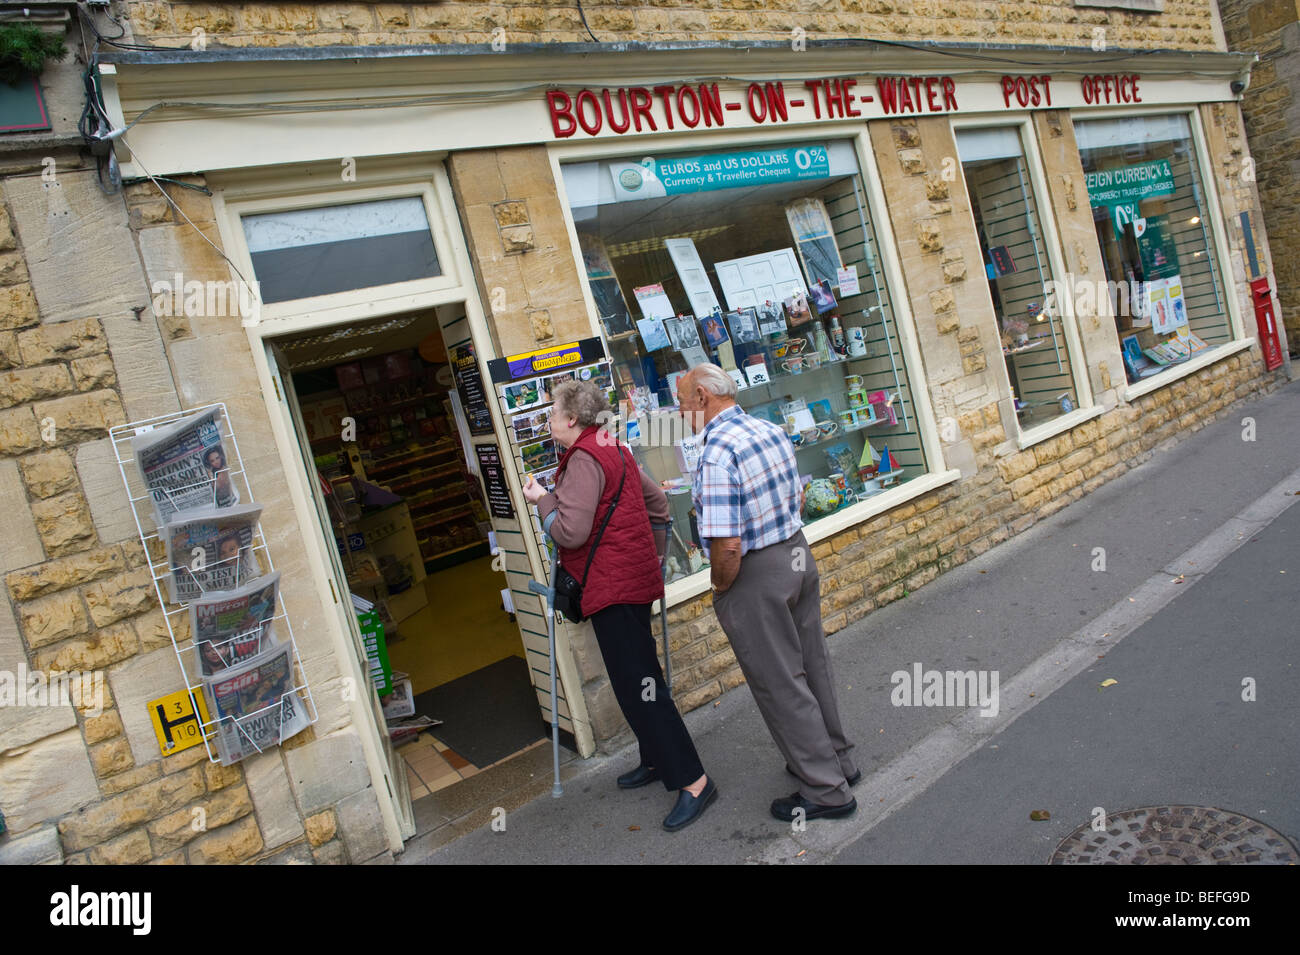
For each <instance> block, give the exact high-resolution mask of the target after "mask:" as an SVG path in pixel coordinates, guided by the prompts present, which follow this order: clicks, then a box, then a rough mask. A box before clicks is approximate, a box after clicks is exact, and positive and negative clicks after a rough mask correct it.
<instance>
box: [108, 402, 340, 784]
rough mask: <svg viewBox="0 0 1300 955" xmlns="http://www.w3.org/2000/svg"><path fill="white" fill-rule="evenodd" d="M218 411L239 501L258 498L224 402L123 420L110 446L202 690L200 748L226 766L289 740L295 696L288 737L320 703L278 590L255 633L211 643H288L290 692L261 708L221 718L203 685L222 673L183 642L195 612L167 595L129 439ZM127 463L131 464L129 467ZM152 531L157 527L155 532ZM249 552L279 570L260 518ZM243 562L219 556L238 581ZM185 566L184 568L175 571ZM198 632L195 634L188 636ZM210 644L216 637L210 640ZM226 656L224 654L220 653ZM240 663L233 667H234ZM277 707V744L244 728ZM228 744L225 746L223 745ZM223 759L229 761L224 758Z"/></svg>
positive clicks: (182, 655) (147, 498) (160, 592)
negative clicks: (265, 639)
mask: <svg viewBox="0 0 1300 955" xmlns="http://www.w3.org/2000/svg"><path fill="white" fill-rule="evenodd" d="M212 409H219V410H220V412H221V432H220V435H221V439H222V441H223V443H224V447H225V448H228V449H229V452H230V453H228V454H227V455H226V459H225V461H224V462H223V463H224V464H226V468H225V469H224V470H225V473H226V476H227V477H228V478H229V480H230V481H231V482H236V481H237V482H238V489H239V491H240V492H241V493H240V496H239V500H242V501H244V502H247V503H252V502H253V495H252V490H251V488H250V487H249V485H248V478H247V475H246V474H245V472H244V464H243V458H242V457H241V456H240V453H239V442H238V441H237V440H236V438H235V434H234V430H233V428H231V426H230V417H229V415H228V414H227V412H226V405H225V403H224V402H219V403H216V404H211V405H203V406H200V407H196V408H187V409H185V410H182V411H176V412H173V413H170V414H166V415H159V416H157V417H153V418H146V419H143V420H140V421H134V422H131V423H129V424H125V425H120V426H118V427H115V428H110V429H109V438H110V440H111V441H112V442H113V451H114V454H115V455H116V457H117V465H118V471H119V472H120V474H121V476H122V484H123V486H124V487H125V488H126V495H127V499H128V500H129V501H130V503H131V512H132V515H133V516H134V519H135V526H136V532H137V533H138V534H139V538H140V545H141V547H143V549H144V554H145V559H146V560H147V561H148V564H149V572H150V576H151V577H152V578H153V583H154V592H155V593H156V594H157V597H158V605H159V606H160V607H161V608H163V620H164V621H165V622H166V625H167V633H168V636H169V637H170V638H171V642H172V649H173V651H174V652H175V654H176V662H177V663H178V664H179V665H180V668H181V677H182V679H183V680H184V682H185V686H186V689H187V690H188V691H189V693H190V695H191V696H195V695H196V694H197V698H199V699H203V701H204V702H205V703H206V704H207V706H208V709H209V714H210V715H209V716H208V718H207V720H206V721H205V720H203V718H202V716H199V715H198V713H199V710H198V708H197V707H196V708H195V713H196V717H195V718H196V719H197V720H199V721H200V731H201V733H202V737H203V745H204V747H205V748H206V749H207V751H208V759H209V760H210V761H211V762H214V763H223V764H226V765H229V764H231V763H236V762H239V761H240V760H241V759H243V758H244V757H245V756H249V755H253V754H254V753H260V752H262V751H263V750H264V749H265V748H266V747H267V746H269V745H277V744H278V743H280V742H283V740H284V739H285V738H286V737H285V736H284V735H283V730H284V720H285V714H286V711H294V701H295V700H296V701H297V702H298V704H299V707H300V710H299V711H298V712H300V714H301V715H300V716H298V717H296V719H297V721H298V722H301V723H302V725H301V726H299V727H298V729H296V730H294V732H293V733H290V735H291V736H292V735H295V734H296V733H297V732H301V731H302V730H303V729H305V728H306V727H307V726H310V725H312V724H313V723H315V722H316V721H317V711H316V703H315V700H314V699H313V698H312V694H311V687H310V686H308V684H307V681H306V679H305V678H304V677H303V676H302V672H303V667H302V658H301V656H300V655H299V653H298V643H297V640H296V639H295V637H294V633H293V624H292V622H291V621H290V619H289V615H288V613H287V612H286V611H285V607H284V594H283V593H282V592H281V591H280V589H279V588H278V587H277V588H276V594H275V612H274V613H273V614H272V615H271V616H269V617H263V618H261V619H260V620H259V622H258V624H257V626H256V627H254V628H252V629H250V630H241V631H240V632H237V633H234V634H232V635H231V636H229V637H227V638H225V639H223V640H220V641H216V642H213V646H214V648H216V649H217V651H218V653H220V648H221V647H227V646H230V645H233V644H235V643H236V642H237V641H240V640H241V639H243V640H247V639H248V638H249V637H250V635H251V634H253V633H257V632H258V631H261V632H262V633H260V634H259V641H260V638H261V636H262V635H263V634H265V633H266V632H267V630H266V628H267V627H270V628H273V632H274V633H275V634H276V642H275V644H274V645H273V646H266V647H263V646H262V645H261V643H260V642H259V652H258V653H256V654H254V655H253V657H254V658H256V657H260V656H262V655H263V651H264V652H265V653H269V652H270V651H271V650H273V649H275V648H276V647H281V648H287V651H288V658H289V667H290V670H289V681H288V682H289V683H291V684H292V685H291V686H290V687H289V689H288V690H287V691H285V692H284V693H282V694H280V695H279V696H278V698H277V699H275V700H272V701H270V702H268V703H266V704H265V705H264V706H261V707H260V708H258V709H255V710H253V711H251V712H247V713H243V712H241V713H239V714H238V715H237V716H233V715H232V716H224V717H219V716H217V715H216V708H215V701H214V700H213V699H211V698H210V697H209V696H207V695H205V692H204V682H205V681H207V682H212V681H213V679H214V677H218V676H219V674H220V671H218V672H217V673H214V674H208V675H205V674H204V673H203V665H202V660H201V658H200V645H199V644H198V643H196V642H195V641H194V640H193V639H189V640H178V639H177V636H176V630H177V627H176V621H177V619H183V620H186V626H187V628H188V616H189V613H190V604H189V601H182V602H179V603H176V602H173V601H172V600H171V599H170V597H169V594H170V580H171V579H172V577H173V566H172V565H171V563H170V562H169V561H168V559H167V556H166V546H165V545H166V542H165V540H164V535H163V528H161V527H157V526H156V515H155V513H154V506H153V497H152V495H151V493H150V491H149V488H148V487H147V486H146V484H145V480H144V476H143V475H141V474H140V472H139V469H138V468H137V467H136V460H135V454H134V450H133V447H132V440H133V439H134V438H136V437H137V436H139V435H143V434H147V433H149V432H150V431H153V430H155V429H158V428H162V427H165V426H166V425H170V424H174V423H175V422H177V421H180V420H181V419H182V418H187V417H189V416H191V415H195V414H198V413H200V412H205V411H210V410H212ZM128 466H129V467H128ZM202 483H204V482H199V483H197V484H185V485H180V486H178V487H177V488H175V489H173V490H172V491H170V492H168V491H163V493H165V494H168V496H169V498H170V497H171V496H173V495H179V494H183V493H184V492H187V491H191V490H193V489H195V488H197V487H200V486H201V484H202ZM208 483H211V485H212V487H213V496H214V504H215V503H216V500H215V499H216V494H217V484H216V481H215V480H213V481H211V482H208ZM151 528H152V530H150V529H151ZM247 553H248V555H249V556H251V557H252V559H253V560H254V561H255V562H256V566H257V567H258V571H257V573H259V574H262V575H269V574H272V573H273V572H274V571H275V564H274V562H273V561H272V560H271V554H270V550H269V549H268V547H267V544H266V538H265V536H264V535H263V533H262V523H261V520H260V518H259V519H258V520H257V521H256V523H255V524H254V526H253V536H252V542H251V545H250V546H249V547H248V548H247ZM244 559H246V558H245V554H244V553H243V552H241V553H239V554H237V555H236V556H235V557H232V558H225V559H223V560H219V561H217V563H218V564H220V563H226V562H228V561H229V560H233V561H235V568H236V574H235V579H236V580H240V579H241V575H240V573H239V571H240V569H241V565H240V563H239V562H240V561H242V560H244ZM176 569H181V568H176ZM184 570H185V571H187V572H189V573H190V576H191V579H193V580H194V582H195V584H196V585H197V586H198V587H199V589H200V591H201V592H202V593H208V592H209V591H207V589H206V588H204V587H203V585H202V584H201V583H200V582H199V580H198V578H197V577H196V576H195V574H194V572H193V570H192V569H191V568H189V567H186V568H184ZM193 636H194V634H193V633H191V638H192V637H193ZM205 642H211V641H205ZM222 659H225V657H224V656H223V657H222ZM238 666H239V664H233V665H232V666H231V668H230V669H231V670H232V671H233V670H234V669H236V668H237V667H238ZM276 709H278V710H279V711H280V712H279V716H280V720H281V723H280V724H279V725H280V727H281V729H280V733H279V734H277V735H278V738H277V739H276V740H275V741H274V742H273V743H272V742H268V741H267V740H265V739H263V741H262V743H261V744H260V745H259V744H258V742H257V740H256V739H255V738H254V737H253V736H252V735H251V734H250V733H249V732H248V731H247V730H246V729H245V725H247V724H249V723H250V722H252V721H255V720H257V719H259V718H261V717H265V716H267V715H270V714H271V713H272V712H274V711H275V710H276ZM223 741H224V745H223ZM231 741H233V742H234V743H236V744H237V746H236V747H235V748H234V750H233V752H232V751H231V746H230V745H229V744H230V742H231ZM223 757H224V758H223Z"/></svg>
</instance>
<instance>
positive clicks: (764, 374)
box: [743, 355, 772, 386]
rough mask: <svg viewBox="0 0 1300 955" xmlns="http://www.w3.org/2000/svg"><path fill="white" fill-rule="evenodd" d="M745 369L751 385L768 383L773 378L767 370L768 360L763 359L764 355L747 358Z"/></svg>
mask: <svg viewBox="0 0 1300 955" xmlns="http://www.w3.org/2000/svg"><path fill="white" fill-rule="evenodd" d="M743 370H744V372H745V378H746V380H747V381H748V382H749V383H750V385H751V386H753V385H766V384H767V383H768V382H770V381H771V380H772V378H771V376H770V375H769V374H768V371H767V362H766V361H764V360H763V356H762V355H751V356H750V357H749V358H746V359H745V362H744V368H743Z"/></svg>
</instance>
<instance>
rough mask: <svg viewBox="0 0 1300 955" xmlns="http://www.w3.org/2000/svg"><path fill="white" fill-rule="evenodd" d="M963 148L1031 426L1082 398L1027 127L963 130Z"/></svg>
mask: <svg viewBox="0 0 1300 955" xmlns="http://www.w3.org/2000/svg"><path fill="white" fill-rule="evenodd" d="M957 148H958V152H959V153H960V154H961V164H962V172H963V173H964V175H965V177H966V189H967V192H968V193H969V194H970V201H971V211H972V212H973V213H974V216H975V227H976V229H977V230H978V232H979V240H980V251H981V253H982V256H983V264H984V272H985V275H986V276H987V277H988V283H989V293H990V294H991V295H992V297H993V307H994V310H995V311H996V313H997V317H998V330H999V332H1000V334H1001V338H1002V355H1003V360H1004V361H1005V362H1006V367H1007V377H1008V378H1010V380H1011V394H1012V401H1013V402H1014V404H1015V409H1016V417H1017V420H1019V422H1020V426H1021V428H1031V427H1034V426H1035V425H1039V424H1044V423H1046V422H1048V421H1050V420H1051V419H1052V418H1055V417H1057V416H1059V415H1063V414H1068V413H1069V412H1071V411H1073V410H1074V409H1075V408H1076V407H1078V404H1079V399H1078V393H1077V392H1076V390H1075V385H1074V371H1073V366H1072V364H1071V361H1070V352H1069V348H1068V346H1067V343H1066V335H1065V327H1064V324H1063V317H1062V315H1063V309H1062V308H1061V307H1060V303H1059V302H1057V301H1056V300H1055V296H1053V295H1051V294H1049V293H1050V291H1051V290H1052V289H1053V288H1054V286H1053V285H1052V284H1050V283H1051V267H1050V265H1049V263H1048V257H1047V250H1046V247H1045V244H1044V240H1043V230H1042V220H1041V219H1040V218H1039V215H1038V203H1037V202H1036V201H1035V196H1034V189H1033V184H1032V182H1031V180H1030V177H1029V172H1028V169H1027V168H1026V163H1025V154H1024V149H1023V144H1022V143H1021V140H1020V131H1019V129H1018V128H1017V127H1014V126H1005V127H998V128H994V129H960V130H958V131H957Z"/></svg>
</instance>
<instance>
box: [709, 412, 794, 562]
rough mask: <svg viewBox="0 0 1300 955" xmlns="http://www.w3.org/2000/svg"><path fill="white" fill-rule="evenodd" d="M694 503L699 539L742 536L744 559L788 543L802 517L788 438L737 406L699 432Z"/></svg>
mask: <svg viewBox="0 0 1300 955" xmlns="http://www.w3.org/2000/svg"><path fill="white" fill-rule="evenodd" d="M699 443H700V457H699V461H698V462H697V463H696V465H695V481H694V486H693V487H692V489H691V498H692V501H693V503H694V504H695V514H696V517H697V519H698V521H699V533H700V539H701V541H702V542H704V543H705V549H706V551H707V548H708V544H707V541H708V540H709V539H710V538H714V539H717V538H722V537H739V538H740V554H741V556H742V557H743V556H744V555H745V554H747V553H749V552H750V551H751V550H758V549H759V548H761V547H767V546H769V545H771V544H779V543H781V542H782V541H785V540H789V539H790V538H791V537H792V536H794V534H795V533H796V532H797V531H798V530H799V529H800V528H801V527H803V521H802V520H801V519H800V517H799V492H800V484H799V467H798V465H797V464H795V460H794V446H793V445H792V444H791V443H790V438H789V436H788V435H787V434H786V433H785V431H784V430H782V429H781V428H780V427H779V426H777V425H775V424H773V423H772V422H770V421H764V420H762V419H760V418H754V417H751V416H750V415H748V414H746V413H745V412H744V410H743V409H742V408H741V407H740V406H739V405H733V406H732V407H730V408H728V409H727V410H725V411H723V412H721V413H720V414H718V416H717V417H715V418H714V419H713V420H712V421H710V422H709V423H708V424H707V425H706V426H705V427H704V430H703V431H702V432H701V433H700V437H699Z"/></svg>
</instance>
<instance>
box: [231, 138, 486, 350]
mask: <svg viewBox="0 0 1300 955" xmlns="http://www.w3.org/2000/svg"><path fill="white" fill-rule="evenodd" d="M314 165H315V164H313V165H312V166H307V167H296V168H297V169H298V170H299V171H300V172H301V173H303V174H304V177H303V178H302V179H300V180H299V181H298V187H297V189H294V188H293V187H292V186H290V185H289V183H287V182H286V181H285V180H286V178H287V176H286V174H285V173H283V172H282V173H279V174H271V175H269V176H267V177H265V178H253V179H242V178H241V179H240V180H239V184H238V185H232V186H230V187H229V188H225V189H216V188H214V190H213V193H214V195H213V207H214V210H215V211H216V214H217V216H218V220H219V221H220V222H221V224H222V238H223V240H224V244H225V248H226V254H227V255H228V256H230V258H231V260H232V261H233V262H234V263H235V265H236V267H237V268H238V270H239V271H240V272H241V273H243V276H244V278H245V279H247V280H248V281H255V280H256V279H257V274H256V272H255V270H254V269H253V260H252V256H251V255H250V253H249V251H248V241H247V239H246V237H245V235H244V227H243V222H242V220H243V217H244V216H249V215H261V214H265V213H276V212H295V211H299V210H303V209H321V208H326V207H330V206H344V205H353V204H355V203H359V202H370V201H375V200H381V199H409V198H414V197H418V198H419V199H420V200H421V202H422V203H423V204H424V213H425V217H426V218H427V219H428V222H429V232H430V235H431V236H432V237H433V247H434V251H435V253H436V254H437V256H438V266H439V268H440V269H441V270H442V275H439V276H436V277H432V278H423V279H413V280H411V281H407V282H394V283H390V284H388V285H373V286H367V287H365V288H359V289H351V290H349V291H346V292H332V293H329V294H326V295H313V296H310V297H308V298H298V299H290V300H288V301H284V302H274V303H271V304H263V305H262V306H261V314H260V317H259V322H260V323H261V324H266V325H269V326H290V325H291V326H292V330H293V331H306V330H309V329H311V328H314V327H317V326H326V325H334V324H337V323H339V322H344V321H356V320H364V319H366V318H377V317H379V316H382V315H386V314H390V313H394V312H400V311H404V310H409V309H415V308H429V307H433V306H435V305H441V304H446V303H449V302H452V301H455V300H458V298H459V297H460V296H461V295H464V294H466V292H467V290H470V291H472V289H469V286H472V284H473V283H472V282H469V281H467V278H468V276H467V275H466V274H464V273H463V270H462V267H461V266H460V265H459V263H458V262H457V261H456V255H455V249H454V246H453V243H452V238H451V236H450V234H449V233H448V230H447V227H446V221H447V220H446V218H445V217H446V216H447V215H448V214H449V213H450V215H452V216H453V217H454V216H455V204H454V202H453V201H452V199H451V196H450V195H448V196H446V197H440V196H439V194H438V193H439V190H438V189H437V187H436V182H437V180H436V178H435V172H434V170H433V169H432V168H430V169H428V172H427V174H425V175H418V174H417V175H411V174H410V173H409V172H408V174H407V175H402V174H401V173H400V172H399V171H398V169H399V167H395V166H389V167H388V168H387V170H386V171H385V172H380V173H378V174H377V175H370V174H368V175H367V176H366V181H367V185H364V186H355V187H354V186H352V185H351V184H346V183H345V184H342V185H338V186H332V187H330V188H329V189H328V190H324V189H321V188H320V178H321V177H320V176H319V175H317V174H315V169H314V168H313V167H314ZM421 165H425V164H421ZM328 168H329V170H330V173H331V174H332V175H335V176H337V175H339V170H338V167H337V166H334V165H330V166H329V167H328ZM307 177H309V178H307ZM215 178H217V180H218V181H220V177H219V176H218V177H215ZM376 178H379V179H381V180H382V179H383V178H388V179H390V181H388V182H383V181H380V182H379V183H377V184H370V183H372V182H374V180H375V179H376ZM310 180H315V181H314V182H311V181H310ZM308 183H310V186H311V188H305V186H306V185H307V184H308ZM448 203H451V204H450V205H449V204H448ZM475 294H477V293H475ZM265 334H266V335H267V336H270V335H280V334H284V332H283V331H267V332H266V333H265Z"/></svg>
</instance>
